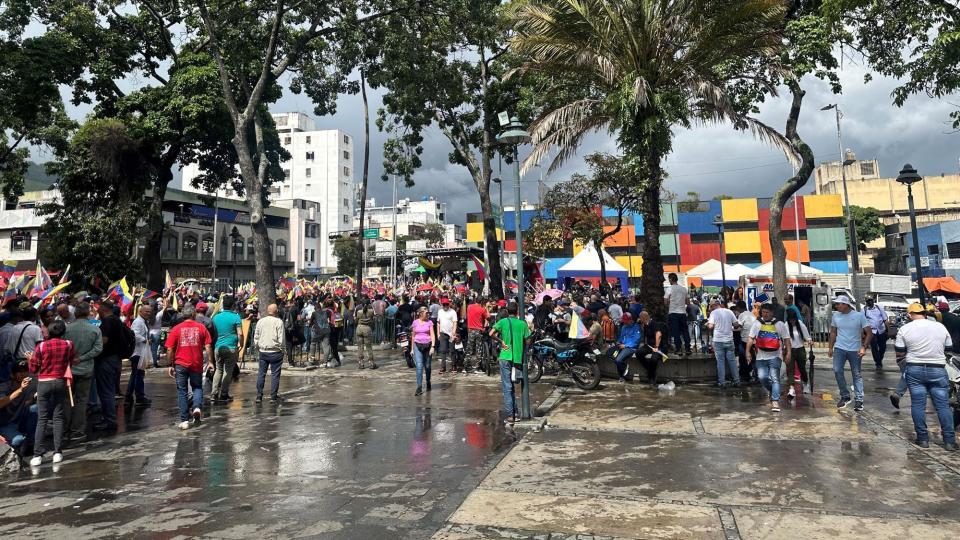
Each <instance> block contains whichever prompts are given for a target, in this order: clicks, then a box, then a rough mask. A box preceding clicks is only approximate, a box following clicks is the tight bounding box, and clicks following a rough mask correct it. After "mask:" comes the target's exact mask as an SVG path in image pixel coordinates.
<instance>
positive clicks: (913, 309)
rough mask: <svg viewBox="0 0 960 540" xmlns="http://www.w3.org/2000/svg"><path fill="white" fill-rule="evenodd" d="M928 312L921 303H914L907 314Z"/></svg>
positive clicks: (908, 308)
mask: <svg viewBox="0 0 960 540" xmlns="http://www.w3.org/2000/svg"><path fill="white" fill-rule="evenodd" d="M924 312H926V310H925V309H924V308H923V306H922V305H920V303H919V302H914V303H912V304H910V306H908V307H907V313H924Z"/></svg>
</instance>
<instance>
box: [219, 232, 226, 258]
mask: <svg viewBox="0 0 960 540" xmlns="http://www.w3.org/2000/svg"><path fill="white" fill-rule="evenodd" d="M218 253H219V255H217V258H218V259H220V260H224V261H225V260H227V235H223V236H221V237H220V248H219V251H218Z"/></svg>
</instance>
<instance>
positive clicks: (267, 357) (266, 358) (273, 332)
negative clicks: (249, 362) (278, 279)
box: [253, 304, 316, 403]
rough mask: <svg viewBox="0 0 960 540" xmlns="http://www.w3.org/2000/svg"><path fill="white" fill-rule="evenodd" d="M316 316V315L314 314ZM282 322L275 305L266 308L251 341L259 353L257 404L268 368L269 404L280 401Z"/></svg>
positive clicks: (282, 343)
mask: <svg viewBox="0 0 960 540" xmlns="http://www.w3.org/2000/svg"><path fill="white" fill-rule="evenodd" d="M314 315H316V313H314ZM284 334H285V332H284V329H283V321H281V320H280V318H279V317H277V305H276V304H270V305H269V306H267V315H266V316H265V317H262V318H261V319H260V320H259V321H257V329H256V330H255V331H254V333H253V341H254V343H256V344H257V349H258V350H259V351H260V371H259V372H258V373H257V400H256V402H257V403H262V402H263V383H264V382H265V381H266V378H267V368H270V402H271V403H277V402H279V401H280V394H279V392H280V371H281V369H282V368H283V349H284V345H285V341H284Z"/></svg>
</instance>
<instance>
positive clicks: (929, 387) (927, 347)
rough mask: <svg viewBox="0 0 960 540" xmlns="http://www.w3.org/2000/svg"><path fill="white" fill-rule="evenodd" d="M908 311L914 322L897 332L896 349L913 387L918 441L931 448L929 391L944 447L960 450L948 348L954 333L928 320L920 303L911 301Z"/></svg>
mask: <svg viewBox="0 0 960 540" xmlns="http://www.w3.org/2000/svg"><path fill="white" fill-rule="evenodd" d="M907 314H908V315H909V316H910V322H909V323H907V324H905V325H903V326H902V327H901V328H900V330H899V331H898V332H897V340H896V342H895V344H894V348H895V349H896V351H897V361H902V362H904V368H903V374H904V376H905V377H906V379H907V386H909V387H910V413H911V415H912V416H913V427H914V429H915V430H916V432H917V439H916V441H914V443H915V444H916V445H917V446H919V447H921V448H929V447H930V435H929V433H928V432H927V418H926V409H927V395H928V394H929V395H930V397H931V398H932V399H933V407H934V408H935V409H936V411H937V418H938V419H939V420H940V433H942V434H943V447H944V448H945V449H946V450H950V451H956V450H960V447H958V446H957V435H956V432H955V431H954V427H953V412H952V411H951V410H950V402H949V399H950V381H949V380H948V379H947V370H946V349H947V348H949V347H951V346H952V345H953V341H952V340H951V339H950V332H948V331H947V329H946V327H945V326H943V325H942V324H940V323H938V322H937V321H934V320H930V319H927V318H926V314H925V313H924V308H923V306H922V305H920V304H917V303H913V304H910V307H908V308H907Z"/></svg>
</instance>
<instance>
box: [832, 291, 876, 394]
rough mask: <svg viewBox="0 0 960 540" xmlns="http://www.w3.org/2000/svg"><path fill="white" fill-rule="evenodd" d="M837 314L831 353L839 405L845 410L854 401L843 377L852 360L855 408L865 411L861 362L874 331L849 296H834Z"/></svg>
mask: <svg viewBox="0 0 960 540" xmlns="http://www.w3.org/2000/svg"><path fill="white" fill-rule="evenodd" d="M833 309H834V311H833V316H832V317H831V319H830V342H829V345H828V348H829V349H828V353H827V354H829V355H830V356H831V357H832V358H833V374H834V375H835V376H836V378H837V386H838V389H839V390H840V399H838V400H837V408H838V409H842V408H844V407H846V406H847V405H848V404H849V403H850V388H849V387H848V386H847V379H846V377H844V376H843V368H844V365H845V364H846V363H847V362H849V363H850V375H852V376H853V391H854V403H853V410H855V411H862V410H863V375H862V374H861V373H860V364H861V362H862V361H863V355H864V354H866V352H867V347H869V346H870V340H871V338H872V337H873V331H872V330H871V329H870V323H869V322H868V321H867V318H866V317H864V316H863V313H861V312H859V311H857V310H855V309H854V307H853V302H852V301H851V300H850V297H849V296H846V295H843V294H841V295H839V296H837V297H836V298H834V299H833Z"/></svg>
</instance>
